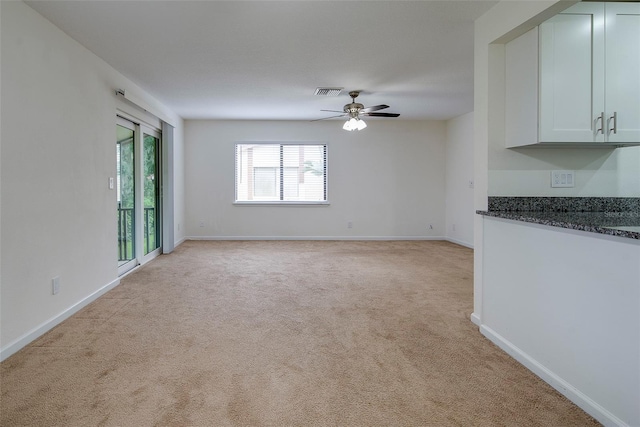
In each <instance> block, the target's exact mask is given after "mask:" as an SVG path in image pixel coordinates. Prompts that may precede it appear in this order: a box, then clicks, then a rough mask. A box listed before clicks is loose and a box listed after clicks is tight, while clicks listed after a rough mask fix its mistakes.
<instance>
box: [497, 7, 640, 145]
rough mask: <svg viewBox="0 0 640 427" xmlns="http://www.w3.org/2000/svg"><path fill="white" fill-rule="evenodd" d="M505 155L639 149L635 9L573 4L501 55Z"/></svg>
mask: <svg viewBox="0 0 640 427" xmlns="http://www.w3.org/2000/svg"><path fill="white" fill-rule="evenodd" d="M505 107H506V108H505V137H506V143H507V147H520V146H526V145H533V144H540V143H542V144H547V145H575V146H578V145H589V146H594V145H596V146H617V145H628V144H638V143H640V3H606V4H605V3H596V2H583V3H578V4H576V5H574V6H572V7H570V8H569V9H567V10H565V11H564V12H562V13H560V14H558V15H556V16H554V17H553V18H551V19H549V20H548V21H545V22H544V23H542V24H540V26H539V27H538V28H537V29H533V30H531V31H529V32H528V33H526V34H524V35H522V36H521V37H519V38H517V39H515V40H513V41H511V42H509V43H507V45H506V47H505Z"/></svg>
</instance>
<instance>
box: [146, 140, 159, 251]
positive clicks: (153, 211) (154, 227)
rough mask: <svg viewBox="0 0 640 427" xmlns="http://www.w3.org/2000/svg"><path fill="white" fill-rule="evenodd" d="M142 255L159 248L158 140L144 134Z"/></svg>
mask: <svg viewBox="0 0 640 427" xmlns="http://www.w3.org/2000/svg"><path fill="white" fill-rule="evenodd" d="M142 155H143V157H144V184H143V185H144V221H143V227H144V255H148V254H149V253H151V252H153V251H155V250H156V249H158V248H159V247H160V231H161V230H162V227H161V223H160V180H159V177H160V138H158V137H157V136H154V135H149V134H147V133H145V134H144V147H143V153H142Z"/></svg>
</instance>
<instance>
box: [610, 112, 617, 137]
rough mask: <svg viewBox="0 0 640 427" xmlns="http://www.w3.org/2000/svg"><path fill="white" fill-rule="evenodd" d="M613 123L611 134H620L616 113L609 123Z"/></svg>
mask: <svg viewBox="0 0 640 427" xmlns="http://www.w3.org/2000/svg"><path fill="white" fill-rule="evenodd" d="M611 122H613V127H612V128H611V129H609V132H610V133H611V132H613V133H614V134H616V133H618V112H617V111H614V112H613V116H611V117H609V123H611Z"/></svg>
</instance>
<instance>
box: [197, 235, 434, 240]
mask: <svg viewBox="0 0 640 427" xmlns="http://www.w3.org/2000/svg"><path fill="white" fill-rule="evenodd" d="M185 239H186V240H446V239H445V238H444V237H443V236H187V237H186V238H185Z"/></svg>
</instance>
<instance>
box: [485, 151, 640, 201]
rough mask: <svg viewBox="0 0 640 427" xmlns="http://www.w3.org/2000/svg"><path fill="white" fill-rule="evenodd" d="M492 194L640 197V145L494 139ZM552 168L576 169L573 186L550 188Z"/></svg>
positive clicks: (491, 159)
mask: <svg viewBox="0 0 640 427" xmlns="http://www.w3.org/2000/svg"><path fill="white" fill-rule="evenodd" d="M491 144H492V146H491V147H490V153H491V154H490V156H489V195H491V196H550V197H556V196H559V197H640V168H639V166H640V163H639V162H640V147H625V148H618V149H615V150H608V149H590V148H588V149H585V148H581V149H562V148H516V149H506V148H504V144H503V143H502V141H498V140H493V141H492V143H491ZM552 170H574V171H575V183H576V186H575V187H574V188H551V177H550V173H551V171H552Z"/></svg>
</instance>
